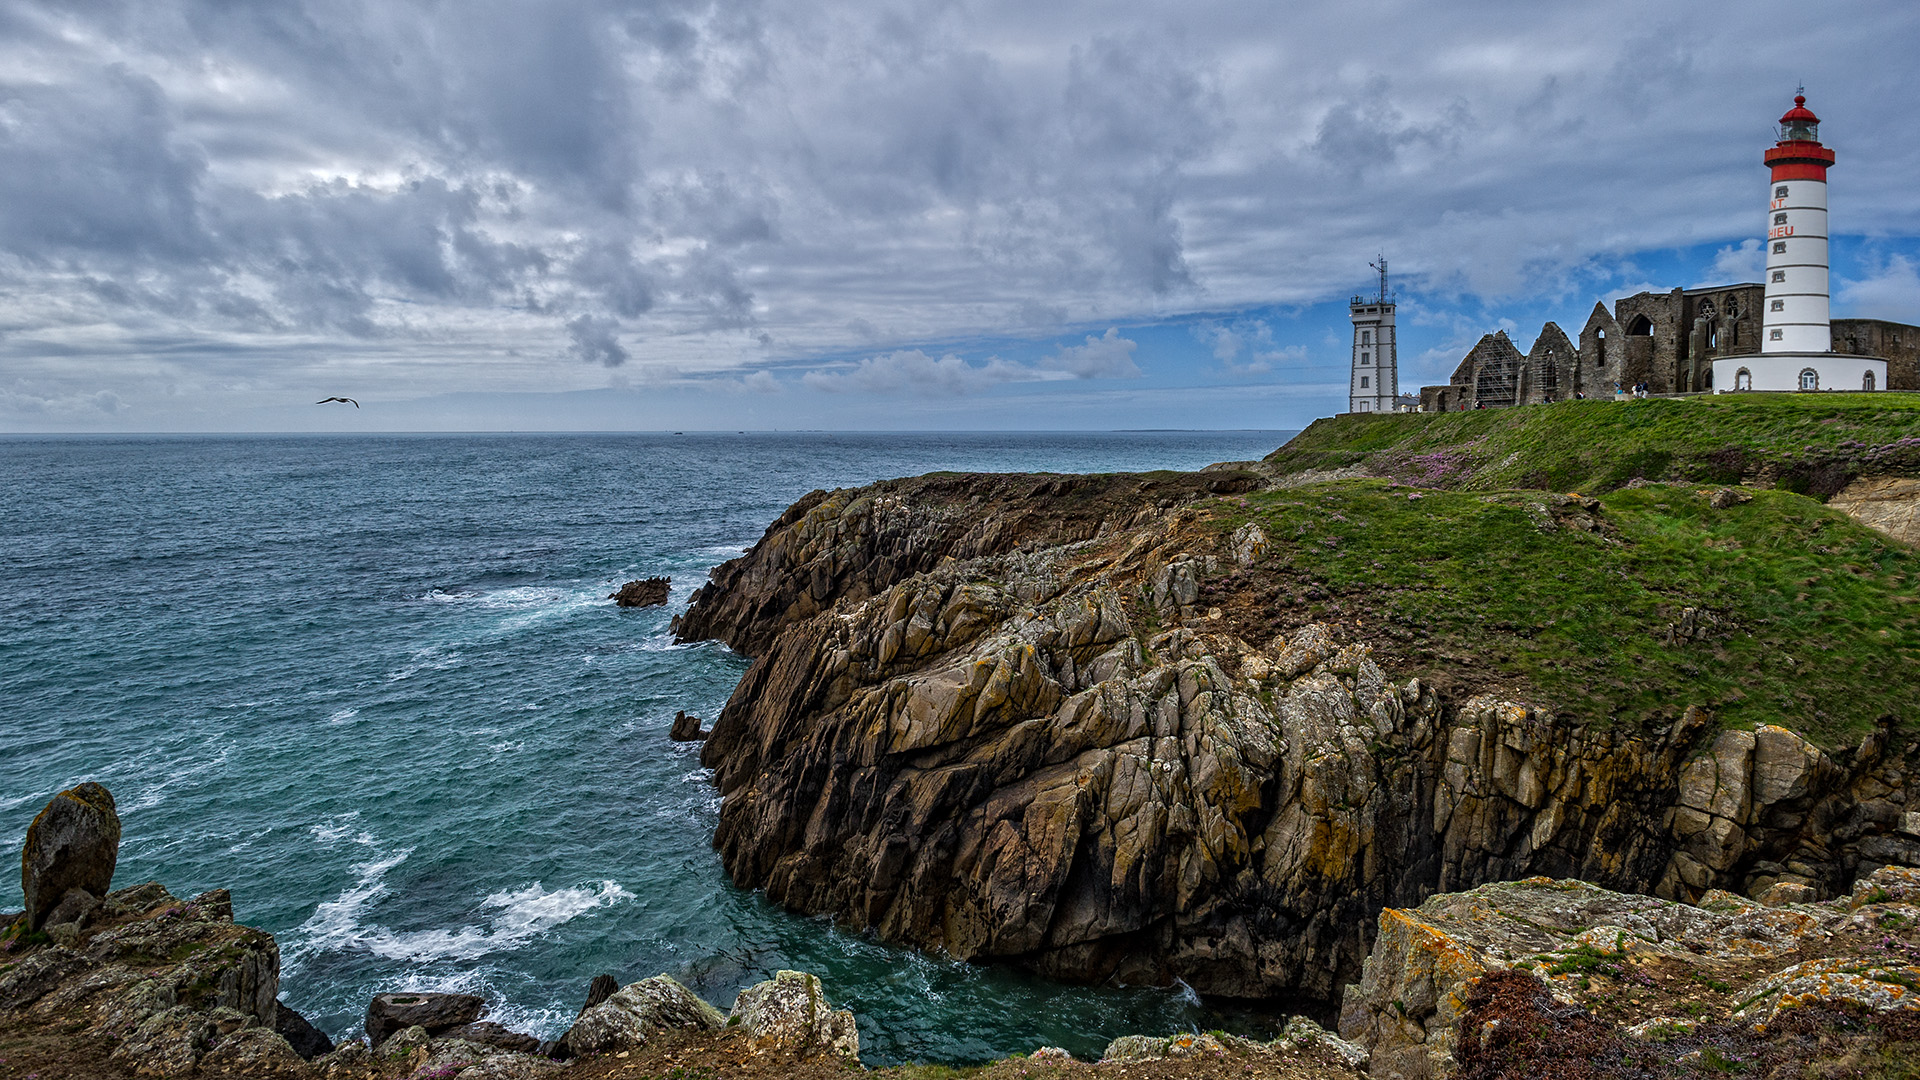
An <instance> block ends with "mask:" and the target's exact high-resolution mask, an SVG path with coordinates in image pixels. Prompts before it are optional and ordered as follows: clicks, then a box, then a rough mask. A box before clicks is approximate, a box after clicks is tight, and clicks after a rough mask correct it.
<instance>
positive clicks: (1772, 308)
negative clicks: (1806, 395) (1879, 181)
mask: <svg viewBox="0 0 1920 1080" xmlns="http://www.w3.org/2000/svg"><path fill="white" fill-rule="evenodd" d="M1766 162H1767V167H1768V168H1769V169H1770V170H1771V172H1772V177H1771V181H1770V184H1769V189H1768V201H1767V283H1766V284H1767V293H1766V310H1765V311H1764V312H1762V315H1761V333H1760V355H1758V356H1752V355H1748V356H1732V357H1727V358H1725V359H1720V360H1715V361H1714V362H1713V385H1714V389H1716V390H1719V391H1721V392H1725V391H1728V390H1879V389H1884V388H1885V387H1886V385H1887V362H1886V361H1885V360H1881V359H1878V358H1875V357H1867V356H1854V355H1849V354H1843V353H1835V352H1834V351H1833V325H1832V321H1831V311H1830V307H1831V305H1830V297H1829V295H1828V292H1827V168H1828V166H1830V165H1832V164H1833V151H1831V150H1829V149H1827V148H1826V147H1824V146H1822V145H1820V118H1819V117H1817V116H1815V115H1814V114H1813V110H1811V109H1809V108H1807V96H1806V93H1805V92H1804V91H1802V92H1801V93H1799V94H1797V95H1795V97H1794V99H1793V108H1791V109H1789V110H1787V114H1786V115H1785V116H1782V117H1781V118H1780V141H1779V142H1777V143H1775V144H1774V146H1773V148H1772V149H1770V150H1768V151H1767V156H1766Z"/></svg>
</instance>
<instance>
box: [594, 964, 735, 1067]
mask: <svg viewBox="0 0 1920 1080" xmlns="http://www.w3.org/2000/svg"><path fill="white" fill-rule="evenodd" d="M726 1022H727V1018H726V1017H725V1016H724V1015H722V1014H721V1012H720V1010H719V1009H716V1008H714V1007H713V1006H711V1005H709V1004H707V1003H706V1002H705V1001H702V1000H701V999H700V995H698V994H696V993H694V992H693V991H691V990H689V989H687V988H686V987H684V986H682V985H680V982H679V980H677V979H675V978H673V977H672V976H671V975H655V976H654V977H653V978H651V979H642V980H640V981H639V982H637V983H629V984H627V985H626V986H623V987H621V988H620V989H619V990H617V991H615V992H614V993H613V996H611V997H609V998H607V1000H605V1001H603V1002H601V1003H600V1004H598V1005H595V1006H593V1007H592V1008H590V1009H587V1010H586V1011H584V1012H582V1013H581V1014H580V1018H579V1019H578V1020H575V1021H574V1022H573V1027H571V1028H569V1029H568V1030H567V1033H566V1034H565V1035H564V1036H562V1037H561V1039H560V1045H559V1047H558V1049H559V1050H560V1051H561V1052H562V1054H563V1055H564V1056H569V1057H579V1056H581V1055H583V1054H598V1053H606V1052H609V1051H616V1050H627V1049H632V1048H634V1047H637V1046H645V1045H646V1043H647V1040H649V1039H651V1038H653V1036H655V1035H656V1034H658V1033H660V1032H662V1031H668V1030H672V1029H686V1030H693V1031H714V1030H718V1029H719V1028H721V1027H724V1026H726Z"/></svg>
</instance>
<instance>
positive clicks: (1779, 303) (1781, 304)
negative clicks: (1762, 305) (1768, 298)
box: [1767, 300, 1787, 311]
mask: <svg viewBox="0 0 1920 1080" xmlns="http://www.w3.org/2000/svg"><path fill="white" fill-rule="evenodd" d="M1767 310H1768V311H1785V310H1787V302H1786V301H1785V300H1775V301H1774V302H1772V303H1771V304H1768V305H1767Z"/></svg>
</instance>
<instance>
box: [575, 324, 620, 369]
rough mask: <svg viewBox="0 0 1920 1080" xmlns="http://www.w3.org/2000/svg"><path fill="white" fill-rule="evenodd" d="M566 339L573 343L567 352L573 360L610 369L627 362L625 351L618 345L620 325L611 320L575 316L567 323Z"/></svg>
mask: <svg viewBox="0 0 1920 1080" xmlns="http://www.w3.org/2000/svg"><path fill="white" fill-rule="evenodd" d="M567 337H569V338H571V339H572V341H573V345H572V347H571V348H570V349H569V350H568V351H569V352H571V353H572V354H573V356H574V358H575V359H578V360H584V361H586V362H587V363H590V364H600V365H602V366H605V367H610V368H611V367H619V366H620V365H622V364H624V363H626V362H627V359H628V357H627V350H626V349H625V348H624V347H622V346H621V344H620V324H619V323H618V322H615V321H614V320H612V319H597V318H595V317H593V316H592V315H576V316H575V317H574V318H573V319H572V320H571V321H569V322H568V323H567Z"/></svg>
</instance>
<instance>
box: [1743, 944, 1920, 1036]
mask: <svg viewBox="0 0 1920 1080" xmlns="http://www.w3.org/2000/svg"><path fill="white" fill-rule="evenodd" d="M1840 1002H1845V1003H1849V1004H1853V1005H1858V1006H1861V1007H1863V1008H1867V1009H1871V1010H1873V1011H1875V1012H1894V1011H1898V1010H1905V1009H1920V966H1915V965H1913V964H1902V963H1877V962H1874V961H1871V960H1867V959H1864V958H1861V957H1826V958H1823V959H1819V960H1808V961H1806V962H1804V963H1799V964H1795V965H1793V966H1792V967H1790V968H1787V969H1786V970H1784V971H1780V972H1776V973H1775V974H1773V975H1770V976H1768V977H1766V978H1764V979H1761V980H1760V981H1759V982H1758V983H1756V984H1755V985H1754V986H1753V987H1752V988H1751V989H1750V991H1749V994H1748V997H1747V1000H1745V1001H1743V1002H1742V1003H1741V1004H1740V1005H1739V1006H1738V1007H1737V1008H1736V1009H1735V1010H1734V1013H1735V1015H1737V1016H1747V1017H1751V1018H1754V1019H1757V1020H1759V1021H1760V1022H1762V1023H1769V1022H1771V1021H1772V1020H1773V1019H1774V1018H1775V1017H1776V1016H1778V1015H1779V1014H1780V1013H1781V1012H1782V1011H1783V1010H1786V1009H1796V1008H1804V1007H1806V1006H1809V1005H1816V1004H1818V1005H1832V1004H1836V1003H1840Z"/></svg>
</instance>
